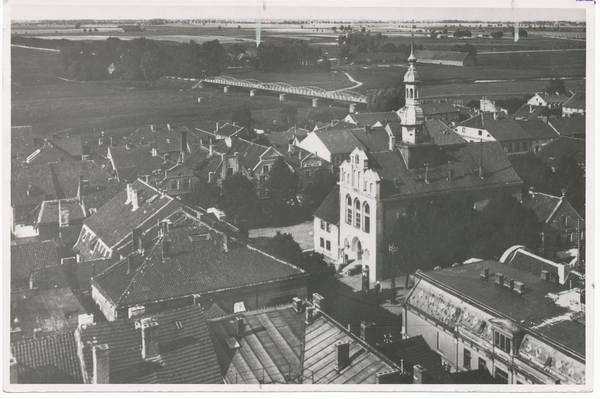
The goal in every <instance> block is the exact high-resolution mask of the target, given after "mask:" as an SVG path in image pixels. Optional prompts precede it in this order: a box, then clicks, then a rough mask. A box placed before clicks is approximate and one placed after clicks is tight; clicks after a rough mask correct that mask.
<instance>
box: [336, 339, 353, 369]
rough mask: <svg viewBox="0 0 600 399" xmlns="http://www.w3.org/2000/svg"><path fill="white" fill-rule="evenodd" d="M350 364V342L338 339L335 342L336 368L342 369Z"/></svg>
mask: <svg viewBox="0 0 600 399" xmlns="http://www.w3.org/2000/svg"><path fill="white" fill-rule="evenodd" d="M349 364H350V342H348V341H338V342H336V343H335V369H336V371H338V372H339V371H340V370H341V369H343V368H344V367H346V366H348V365H349Z"/></svg>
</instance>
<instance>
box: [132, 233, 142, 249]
mask: <svg viewBox="0 0 600 399" xmlns="http://www.w3.org/2000/svg"><path fill="white" fill-rule="evenodd" d="M131 242H132V249H133V252H138V251H141V250H142V248H143V246H142V230H141V229H140V228H139V227H136V228H135V229H133V230H132V231H131Z"/></svg>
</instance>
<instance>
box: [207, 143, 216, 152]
mask: <svg viewBox="0 0 600 399" xmlns="http://www.w3.org/2000/svg"><path fill="white" fill-rule="evenodd" d="M214 152H215V147H214V145H213V143H210V144H209V145H208V155H212V154H213V153H214Z"/></svg>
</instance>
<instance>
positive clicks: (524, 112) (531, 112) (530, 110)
mask: <svg viewBox="0 0 600 399" xmlns="http://www.w3.org/2000/svg"><path fill="white" fill-rule="evenodd" d="M550 114H551V111H550V109H549V108H548V107H547V106H545V105H531V104H527V103H525V104H523V105H522V106H521V108H519V109H518V110H516V111H515V113H514V114H513V118H515V119H533V118H538V117H540V116H548V115H550Z"/></svg>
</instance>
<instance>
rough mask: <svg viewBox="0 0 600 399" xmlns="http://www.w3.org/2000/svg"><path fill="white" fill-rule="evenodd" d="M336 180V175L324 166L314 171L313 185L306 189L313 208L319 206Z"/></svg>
mask: <svg viewBox="0 0 600 399" xmlns="http://www.w3.org/2000/svg"><path fill="white" fill-rule="evenodd" d="M337 180H338V179H337V177H336V175H335V174H334V173H332V172H331V170H330V169H329V168H327V167H326V166H321V167H320V168H319V169H317V170H316V171H315V176H314V178H313V184H312V185H311V186H309V187H308V188H307V189H306V194H307V195H308V197H309V198H310V202H311V203H312V205H313V208H315V209H316V208H317V207H319V206H320V205H321V203H322V202H323V200H324V199H325V198H326V197H327V195H329V193H330V192H331V190H332V189H333V187H334V186H335V185H336V184H337Z"/></svg>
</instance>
